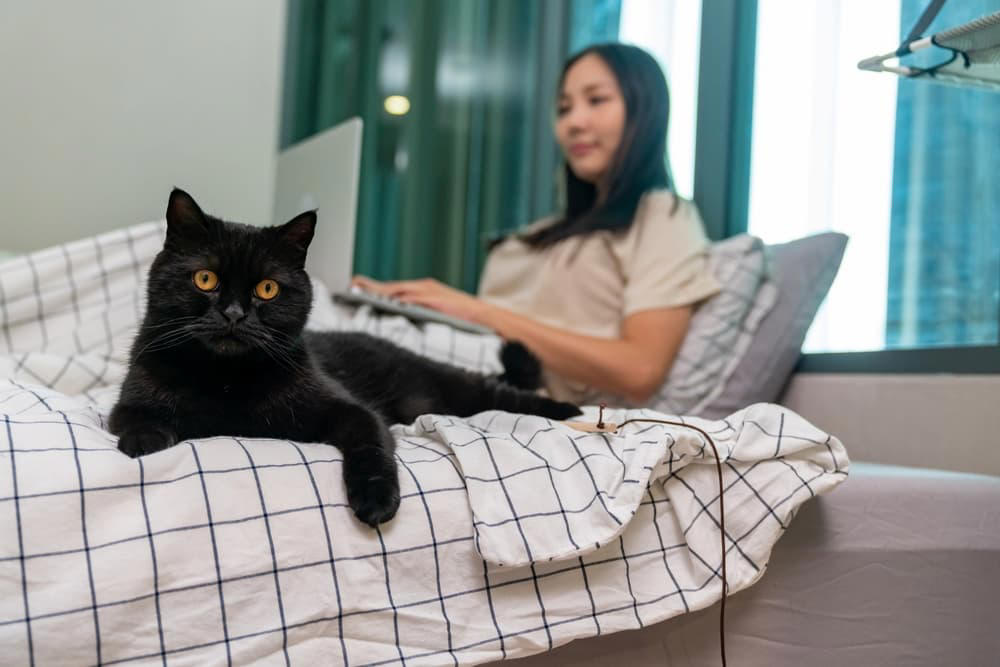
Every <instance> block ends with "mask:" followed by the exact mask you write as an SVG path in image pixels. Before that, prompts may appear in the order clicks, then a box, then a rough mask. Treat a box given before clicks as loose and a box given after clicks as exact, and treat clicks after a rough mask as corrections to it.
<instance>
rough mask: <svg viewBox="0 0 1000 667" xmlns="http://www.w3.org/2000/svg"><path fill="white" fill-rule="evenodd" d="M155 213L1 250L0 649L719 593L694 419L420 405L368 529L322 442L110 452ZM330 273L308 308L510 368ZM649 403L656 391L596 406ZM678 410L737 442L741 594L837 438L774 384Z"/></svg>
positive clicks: (647, 602) (216, 655)
mask: <svg viewBox="0 0 1000 667" xmlns="http://www.w3.org/2000/svg"><path fill="white" fill-rule="evenodd" d="M162 235H163V226H162V224H160V223H149V224H145V225H139V226H135V227H132V228H129V229H126V230H121V231H117V232H113V233H110V234H105V235H102V236H99V237H96V238H93V239H88V240H85V241H81V242H76V243H71V244H68V245H65V246H60V247H56V248H52V249H48V250H45V251H41V252H38V253H35V254H32V255H28V256H26V257H21V258H16V259H13V260H8V261H7V262H5V263H2V264H0V323H2V326H0V646H2V647H3V655H4V657H3V661H2V662H3V663H4V664H12V665H14V664H38V665H47V664H119V663H127V664H164V665H165V664H167V663H168V662H169V663H170V664H190V665H210V664H234V663H235V664H247V663H251V662H260V663H262V664H272V663H273V664H289V663H294V664H344V665H348V664H350V665H357V664H408V665H445V664H447V665H458V664H463V665H464V664H477V663H481V662H487V661H492V660H499V659H501V658H505V657H517V656H524V655H528V654H531V653H535V652H539V651H543V650H546V649H548V648H552V647H554V646H557V645H560V644H563V643H565V642H568V641H570V640H572V639H574V638H577V637H583V636H590V635H596V634H602V633H610V632H616V631H618V630H624V629H629V628H637V627H640V626H644V625H648V624H650V623H656V622H658V621H661V620H663V619H666V618H669V617H671V616H675V615H677V614H681V613H684V612H686V611H690V610H695V609H699V608H703V607H706V606H709V605H711V604H713V603H715V602H716V601H718V600H719V598H720V595H721V590H722V589H721V581H720V557H721V554H720V553H719V552H720V525H719V516H718V505H719V503H718V500H719V489H718V482H717V477H716V467H715V458H714V456H713V454H712V450H711V448H710V447H707V446H706V445H707V443H706V442H705V440H704V438H703V437H702V436H701V435H699V434H698V433H697V432H695V431H692V430H689V429H684V428H681V427H675V426H666V425H659V424H647V423H637V424H630V425H627V426H625V427H624V428H623V429H622V430H621V432H620V433H618V434H614V435H612V434H591V433H582V432H579V431H575V430H573V429H571V428H569V427H568V426H566V425H563V424H559V423H553V422H550V421H547V420H544V419H541V418H538V417H533V416H524V415H513V414H507V413H502V412H487V413H483V414H480V415H477V416H475V417H471V418H468V419H457V418H454V417H449V416H442V415H425V416H423V417H421V418H419V419H418V420H417V421H416V422H414V423H413V424H411V425H397V426H394V427H393V432H394V434H395V435H396V437H397V439H398V449H397V459H398V462H399V467H400V481H401V486H402V496H403V500H402V504H401V506H400V510H399V513H398V514H397V516H396V518H395V519H394V520H392V521H391V522H389V523H388V524H384V525H382V526H381V527H380V528H379V529H378V530H372V529H370V528H367V527H366V526H363V525H362V524H360V523H359V522H358V521H357V520H356V519H355V518H354V517H353V515H352V514H351V512H350V509H349V508H348V507H347V504H346V498H345V493H344V488H343V482H342V479H341V461H342V458H341V456H340V452H339V451H338V450H337V449H335V448H332V447H329V446H325V445H319V444H310V443H296V442H287V441H274V440H263V439H248V438H239V437H217V438H209V439H204V440H199V441H193V442H184V443H181V444H180V445H178V446H176V447H173V448H171V449H168V450H165V451H163V452H159V453H157V454H154V455H151V456H147V457H143V458H140V459H135V460H133V459H129V458H127V457H125V456H124V455H122V454H120V453H119V452H118V451H117V449H116V447H115V438H114V437H113V436H112V435H110V434H109V433H108V432H107V430H106V418H107V414H108V411H109V410H110V407H111V405H113V403H114V400H115V398H116V394H117V382H119V381H120V379H121V378H122V377H123V375H124V371H125V363H126V359H127V350H128V345H129V343H130V340H131V336H132V335H133V334H134V331H135V327H136V325H137V322H138V320H139V318H140V316H141V313H142V310H143V298H144V281H145V271H146V269H147V267H148V265H149V263H150V262H151V261H152V257H153V255H155V253H156V252H157V251H158V249H159V247H160V244H161V243H162ZM318 294H319V298H318V299H317V308H316V311H315V312H314V315H313V319H312V322H311V326H315V327H339V328H347V329H364V330H369V331H374V332H378V333H380V334H382V335H385V336H386V337H389V338H392V339H394V340H396V341H397V342H399V343H400V344H403V345H406V346H407V347H411V348H414V349H422V350H423V351H424V352H425V353H427V354H429V355H431V356H436V357H438V358H442V359H449V360H451V361H453V362H454V363H458V364H461V365H464V366H468V367H471V368H478V369H481V370H487V371H489V370H496V368H497V361H496V351H497V347H498V341H497V340H496V339H494V338H492V337H488V336H485V337H484V336H476V335H473V334H465V333H462V332H455V331H453V330H451V329H449V328H447V327H443V326H439V325H427V326H425V327H422V328H421V327H416V326H414V325H411V324H409V323H408V322H406V321H404V320H401V319H399V318H380V317H376V316H374V315H373V314H372V313H371V312H370V311H368V310H366V309H361V310H358V311H345V310H338V309H337V308H335V307H334V306H333V305H332V304H330V303H329V300H328V299H326V298H325V294H326V293H325V291H323V290H322V286H318ZM588 416H590V417H591V418H592V417H594V416H595V412H594V410H592V409H588ZM641 416H647V417H654V418H656V417H662V416H663V415H659V414H657V413H653V412H649V411H642V410H628V411H624V410H621V411H610V414H606V418H608V419H610V420H613V421H617V422H619V423H620V422H621V421H622V420H624V419H625V418H626V417H641ZM682 419H683V418H682ZM689 422H690V423H692V424H695V425H697V426H699V427H701V428H702V429H704V430H706V431H707V432H708V433H710V434H711V435H712V438H713V440H714V441H715V444H716V445H717V447H718V449H719V453H720V456H721V458H722V460H723V476H724V486H725V503H726V516H725V538H726V549H727V556H726V558H727V565H728V575H729V590H730V593H733V592H736V591H738V590H741V589H743V588H745V587H747V586H749V585H751V584H752V583H754V582H755V581H756V580H757V579H758V578H759V577H760V576H761V575H762V574H763V573H764V570H765V568H766V565H767V562H768V558H769V555H770V552H771V549H772V547H773V546H774V543H775V542H776V541H777V539H778V538H779V537H780V535H781V534H782V532H783V531H784V530H785V528H786V527H787V526H788V524H789V522H790V521H791V519H792V517H793V516H794V515H795V513H796V511H797V509H798V508H799V507H800V506H801V504H802V503H803V502H804V501H806V500H808V499H809V498H811V497H813V496H814V495H816V494H819V493H824V492H826V491H829V490H830V489H831V488H833V487H834V486H836V485H837V484H838V483H840V482H841V481H842V480H843V479H844V477H845V476H846V474H847V470H848V459H847V455H846V453H845V451H844V448H843V446H842V445H841V443H840V442H839V441H838V440H837V439H836V438H833V437H831V436H829V435H827V434H825V433H822V432H820V431H818V430H817V429H816V428H814V427H813V426H811V425H810V424H808V423H807V422H805V421H804V420H802V419H801V418H800V417H798V416H797V415H795V414H794V413H791V412H789V411H787V410H784V409H783V408H780V407H778V406H773V405H757V406H751V407H750V408H747V409H746V410H743V411H740V412H738V413H735V414H733V415H731V416H730V417H728V418H727V419H724V420H720V421H706V420H698V419H690V420H689ZM818 576H820V575H819V574H818Z"/></svg>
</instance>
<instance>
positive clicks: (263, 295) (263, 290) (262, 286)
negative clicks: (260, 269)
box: [253, 278, 278, 301]
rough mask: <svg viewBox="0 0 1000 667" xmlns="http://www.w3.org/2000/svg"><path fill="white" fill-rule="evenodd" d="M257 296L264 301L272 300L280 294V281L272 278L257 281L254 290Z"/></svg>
mask: <svg viewBox="0 0 1000 667" xmlns="http://www.w3.org/2000/svg"><path fill="white" fill-rule="evenodd" d="M253 292H254V294H256V295H257V298H259V299H263V300H264V301H270V300H271V299H273V298H274V297H276V296H278V283H276V282H274V281H273V280H271V279H270V278H268V279H266V280H262V281H260V282H259V283H257V287H255V288H254V290H253Z"/></svg>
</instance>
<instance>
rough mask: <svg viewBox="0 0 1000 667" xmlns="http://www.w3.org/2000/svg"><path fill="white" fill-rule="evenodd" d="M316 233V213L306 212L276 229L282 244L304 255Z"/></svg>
mask: <svg viewBox="0 0 1000 667" xmlns="http://www.w3.org/2000/svg"><path fill="white" fill-rule="evenodd" d="M315 231H316V211H306V212H305V213H299V214H298V215H297V216H295V217H294V218H292V219H291V220H289V221H288V222H286V223H285V224H283V225H281V226H280V227H278V238H280V239H281V241H282V243H284V244H286V245H288V246H290V247H292V248H295V249H296V250H299V251H301V252H302V254H303V256H304V255H305V252H306V250H308V249H309V244H310V243H311V242H312V240H313V233H315Z"/></svg>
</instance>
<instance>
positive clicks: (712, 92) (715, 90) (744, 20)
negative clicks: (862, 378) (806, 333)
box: [694, 0, 1000, 374]
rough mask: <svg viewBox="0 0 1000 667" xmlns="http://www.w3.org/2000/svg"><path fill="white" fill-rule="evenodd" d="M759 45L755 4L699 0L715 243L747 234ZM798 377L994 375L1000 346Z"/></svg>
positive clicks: (818, 365)
mask: <svg viewBox="0 0 1000 667" xmlns="http://www.w3.org/2000/svg"><path fill="white" fill-rule="evenodd" d="M756 43H757V0H702V16H701V46H700V49H701V52H700V54H699V73H698V77H699V79H698V111H697V116H698V121H697V122H698V125H697V127H698V129H697V137H696V142H695V168H694V200H695V202H696V204H697V205H698V208H699V210H700V211H701V214H702V217H703V219H704V221H705V228H706V231H707V232H708V236H709V238H711V239H713V240H719V239H723V238H726V237H729V236H733V235H735V234H741V233H745V232H746V231H747V212H748V205H749V201H750V197H749V195H750V147H751V134H752V130H753V93H754V91H753V78H754V67H755V54H756ZM927 85H932V84H930V83H928V84H927ZM887 224H888V221H887ZM997 320H998V322H1000V308H998V312H997ZM795 371H796V372H799V373H873V374H874V373H907V374H908V373H955V374H996V373H1000V341H998V342H997V344H995V345H977V346H961V347H923V348H907V349H887V350H872V351H867V352H824V353H809V354H803V355H802V356H801V358H800V359H799V362H798V365H797V366H796V368H795Z"/></svg>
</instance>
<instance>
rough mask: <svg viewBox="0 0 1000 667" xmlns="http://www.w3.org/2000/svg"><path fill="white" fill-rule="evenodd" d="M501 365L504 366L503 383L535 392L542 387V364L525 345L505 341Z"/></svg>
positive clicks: (501, 349)
mask: <svg viewBox="0 0 1000 667" xmlns="http://www.w3.org/2000/svg"><path fill="white" fill-rule="evenodd" d="M500 363H502V364H503V374H502V375H500V376H499V380H500V381H501V382H506V383H507V384H509V385H511V386H512V387H517V388H519V389H532V390H534V389H538V388H540V387H541V386H542V364H541V362H540V361H538V357H536V356H535V355H534V354H532V352H531V350H529V349H528V348H526V347H525V346H524V344H523V343H521V342H518V341H516V340H511V341H505V342H504V344H503V345H502V346H501V347H500Z"/></svg>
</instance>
